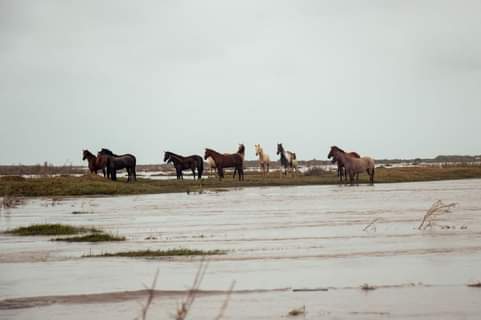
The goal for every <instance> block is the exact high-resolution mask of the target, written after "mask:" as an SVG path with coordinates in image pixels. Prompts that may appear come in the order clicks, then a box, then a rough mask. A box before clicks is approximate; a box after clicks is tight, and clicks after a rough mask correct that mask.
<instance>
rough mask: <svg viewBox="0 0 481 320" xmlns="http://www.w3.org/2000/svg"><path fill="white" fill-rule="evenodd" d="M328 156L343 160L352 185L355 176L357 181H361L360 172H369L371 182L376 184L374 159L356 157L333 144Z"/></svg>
mask: <svg viewBox="0 0 481 320" xmlns="http://www.w3.org/2000/svg"><path fill="white" fill-rule="evenodd" d="M327 157H328V158H332V157H334V158H335V159H338V160H339V161H342V163H343V164H344V168H345V170H346V174H347V175H348V176H349V181H350V183H351V185H353V184H354V177H355V176H356V183H359V173H363V172H367V174H368V175H369V182H370V183H371V184H374V171H375V164H374V159H372V158H369V157H362V158H356V157H354V156H351V155H349V154H347V153H345V152H344V150H342V149H340V148H338V147H336V146H332V147H331V151H330V152H329V154H328V156H327Z"/></svg>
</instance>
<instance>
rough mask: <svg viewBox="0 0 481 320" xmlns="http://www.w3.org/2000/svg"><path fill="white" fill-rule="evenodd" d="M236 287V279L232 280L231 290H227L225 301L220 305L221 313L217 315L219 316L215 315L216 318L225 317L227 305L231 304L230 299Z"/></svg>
mask: <svg viewBox="0 0 481 320" xmlns="http://www.w3.org/2000/svg"><path fill="white" fill-rule="evenodd" d="M234 287H235V281H232V283H231V284H230V288H229V291H227V295H226V297H225V299H224V303H223V304H222V306H221V307H220V310H219V314H218V315H217V317H215V320H221V319H222V318H223V317H224V312H225V311H226V310H227V306H228V305H229V301H230V296H231V295H232V291H234Z"/></svg>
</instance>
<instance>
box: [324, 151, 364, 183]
mask: <svg viewBox="0 0 481 320" xmlns="http://www.w3.org/2000/svg"><path fill="white" fill-rule="evenodd" d="M338 149H339V150H340V151H342V152H344V153H345V154H347V155H348V156H351V157H353V158H358V159H359V158H361V156H360V155H359V153H357V152H345V151H344V150H342V149H341V148H338ZM329 155H330V157H328V158H329V159H331V158H332V161H331V162H332V163H333V164H334V163H337V176H338V177H339V181H341V182H342V178H344V180H345V181H346V182H347V172H346V169H345V168H344V162H343V161H342V160H340V159H337V158H336V157H334V156H333V155H332V154H331V153H329Z"/></svg>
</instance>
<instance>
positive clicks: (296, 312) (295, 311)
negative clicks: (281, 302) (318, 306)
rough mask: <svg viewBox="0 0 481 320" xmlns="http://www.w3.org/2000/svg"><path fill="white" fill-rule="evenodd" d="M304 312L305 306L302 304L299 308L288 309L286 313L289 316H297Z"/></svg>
mask: <svg viewBox="0 0 481 320" xmlns="http://www.w3.org/2000/svg"><path fill="white" fill-rule="evenodd" d="M305 313H306V306H302V307H300V308H296V309H292V310H291V311H289V313H288V314H287V315H288V316H290V317H297V316H300V315H304V314H305Z"/></svg>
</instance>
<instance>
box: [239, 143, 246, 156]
mask: <svg viewBox="0 0 481 320" xmlns="http://www.w3.org/2000/svg"><path fill="white" fill-rule="evenodd" d="M245 152H246V147H245V146H244V145H243V144H242V143H241V144H239V149H238V150H237V153H240V154H244V153H245Z"/></svg>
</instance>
